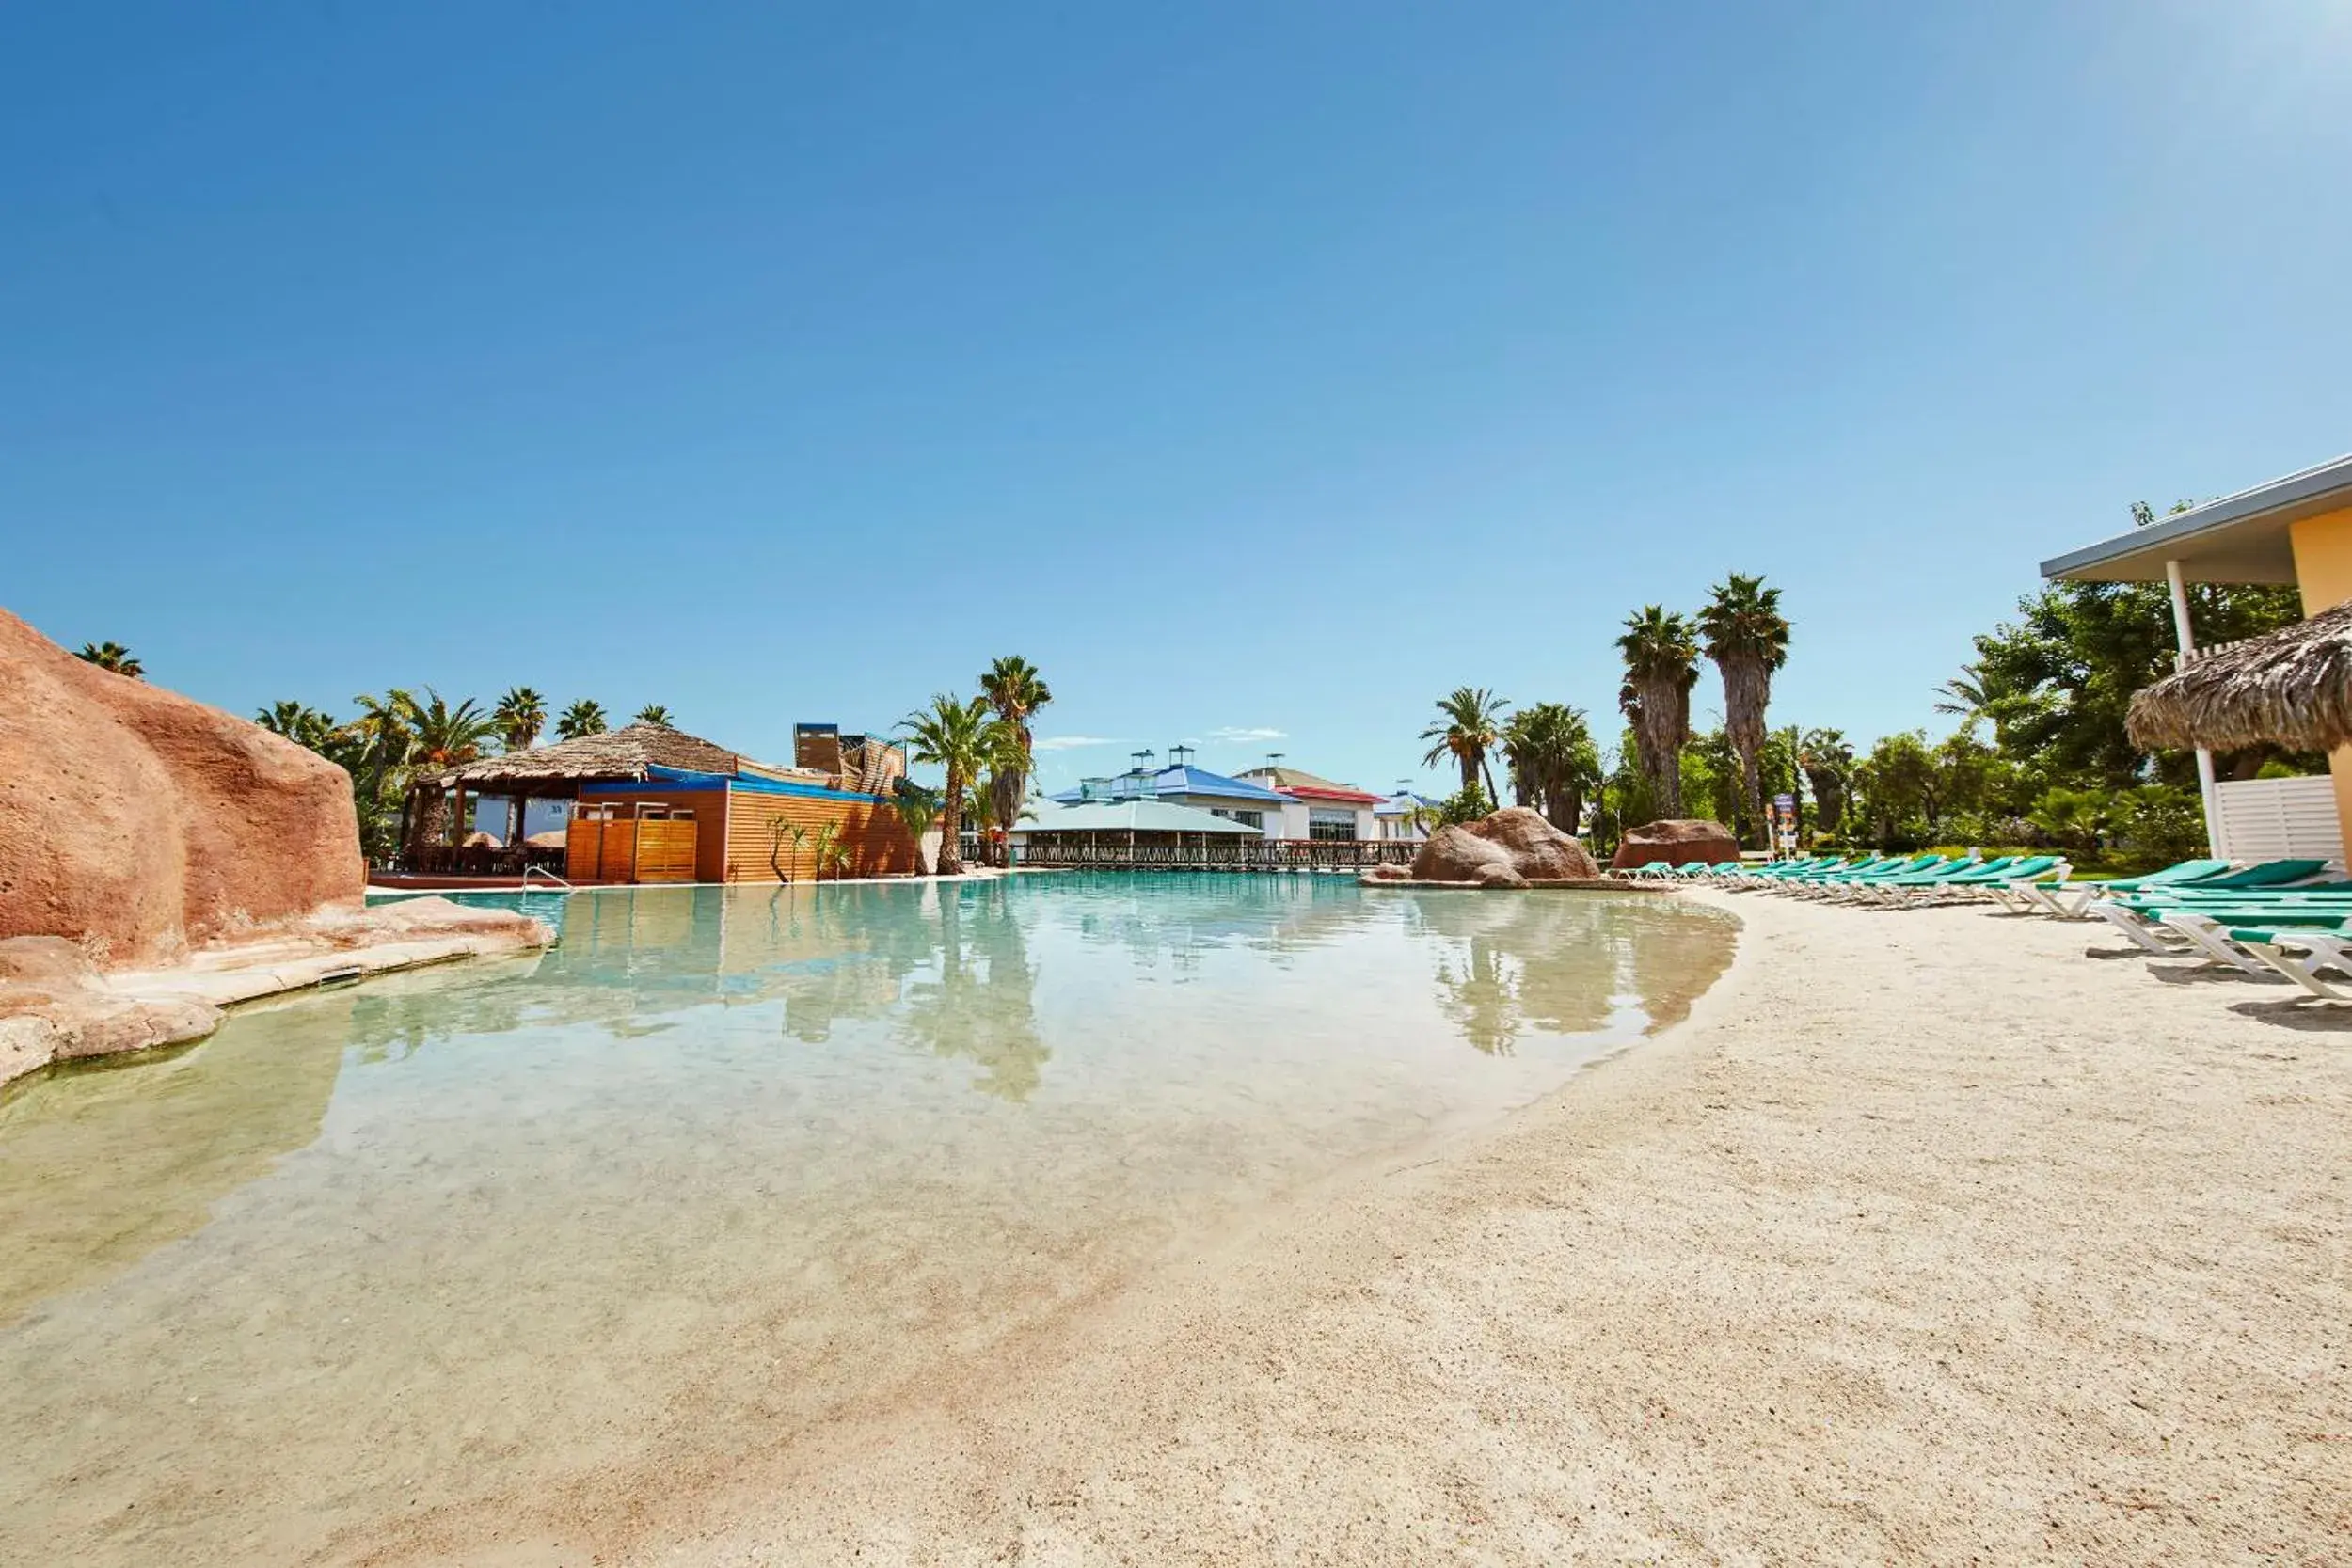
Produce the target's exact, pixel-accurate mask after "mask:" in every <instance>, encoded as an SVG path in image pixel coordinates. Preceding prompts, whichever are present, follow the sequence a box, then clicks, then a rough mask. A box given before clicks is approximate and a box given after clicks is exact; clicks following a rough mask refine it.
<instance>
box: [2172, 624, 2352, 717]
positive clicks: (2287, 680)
mask: <svg viewBox="0 0 2352 1568" xmlns="http://www.w3.org/2000/svg"><path fill="white" fill-rule="evenodd" d="M2126 727H2127V728H2128V729H2129V731H2130V732H2131V737H2132V741H2133V743H2134V744H2135V745H2139V746H2181V747H2188V746H2202V747H2204V748H2206V749H2207V750H2209V751H2218V752H2226V751H2234V750H2236V749H2237V748H2239V747H2242V746H2252V745H2256V744H2259V743H2261V742H2264V741H2269V742H2271V743H2273V744H2276V745H2280V746H2292V747H2295V748H2296V749H2297V750H2301V751H2314V752H2324V751H2331V750H2333V749H2334V748H2336V747H2338V746H2342V745H2344V743H2345V742H2347V741H2352V604H2342V605H2338V606H2336V607H2335V608H2334V609H2332V610H2321V611H2320V612H2319V613H2318V614H2316V615H2314V616H2312V618H2311V619H2310V620H2308V621H2302V622H2298V623H2297V624H2296V625H2295V626H2281V627H2280V628H2279V629H2278V630H2277V631H2273V632H2265V634H2264V635H2262V636H2260V637H2249V638H2248V639H2247V640H2246V641H2243V642H2232V643H2230V644H2228V645H2227V646H2224V647H2220V648H2217V649H2215V650H2214V651H2213V652H2211V653H2209V654H2205V655H2202V656H2201V657H2196V658H2194V659H2192V660H2190V661H2189V662H2188V663H2187V664H2186V665H2185V666H2183V667H2182V669H2181V670H2180V672H2179V673H2176V674H2171V675H2167V676H2166V677H2165V678H2164V679H2162V680H2160V681H2158V682H2156V683H2155V684H2154V685H2153V686H2151V687H2148V688H2146V689H2143V690H2141V691H2140V692H2139V693H2138V694H2137V695H2136V696H2134V697H2133V698H2132V711H2131V716H2130V719H2129V720H2128V721H2127V724H2126Z"/></svg>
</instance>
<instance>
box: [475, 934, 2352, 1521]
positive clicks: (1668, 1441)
mask: <svg viewBox="0 0 2352 1568" xmlns="http://www.w3.org/2000/svg"><path fill="white" fill-rule="evenodd" d="M1699 896H1704V897H1708V898H1710V899H1717V900H1720V901H1721V902H1722V903H1723V904H1724V905H1725V906H1726V907H1729V908H1732V909H1735V910H1736V911H1738V912H1740V914H1741V915H1742V917H1743V918H1744V919H1746V920H1747V922H1748V927H1747V932H1746V935H1745V937H1744V938H1743V942H1742V951H1741V955H1740V959H1739V961H1738V962H1737V963H1736V964H1735V965H1734V968H1733V970H1732V971H1731V973H1730V974H1728V975H1727V976H1726V977H1725V979H1724V981H1723V982H1722V983H1721V984H1719V985H1718V986H1717V987H1716V988H1715V990H1712V991H1710V992H1709V993H1708V996H1706V997H1705V998H1703V999H1702V1000H1701V1002H1700V1003H1699V1005H1698V1006H1697V1008H1696V1009H1695V1011H1694V1013H1693V1016H1692V1019H1691V1021H1690V1022H1687V1023H1686V1024H1684V1025H1682V1026H1681V1027H1679V1028H1677V1029H1675V1030H1671V1031H1669V1032H1667V1033H1666V1034H1665V1035H1663V1036H1661V1037H1659V1038H1658V1039H1656V1040H1653V1041H1651V1042H1649V1043H1647V1044H1645V1045H1644V1046H1642V1047H1640V1048H1638V1049H1636V1050H1634V1051H1632V1052H1629V1053H1626V1054H1624V1055H1621V1056H1618V1057H1615V1058H1613V1059H1612V1060H1610V1061H1609V1062H1607V1063H1604V1064H1602V1065H1600V1066H1598V1067H1597V1068H1596V1069H1593V1070H1592V1071H1590V1072H1588V1073H1586V1074H1584V1075H1582V1076H1581V1077H1580V1078H1579V1079H1578V1080H1576V1081H1575V1082H1574V1084H1573V1085H1571V1086H1570V1087H1568V1088H1567V1089H1565V1091H1563V1092H1561V1093H1560V1094H1557V1095H1555V1096H1553V1097H1552V1098H1550V1099H1549V1100H1548V1101H1544V1102H1542V1103H1540V1104H1538V1105H1536V1106H1534V1107H1533V1108H1531V1109H1529V1110H1527V1111H1524V1112H1521V1113H1519V1114H1518V1116H1517V1117H1513V1118H1512V1119H1511V1120H1510V1121H1509V1122H1507V1123H1506V1124H1504V1125H1503V1126H1502V1128H1500V1129H1499V1130H1496V1131H1494V1132H1489V1133H1486V1134H1481V1135H1478V1136H1476V1137H1474V1138H1472V1139H1471V1140H1470V1141H1469V1142H1468V1143H1466V1144H1464V1145H1462V1146H1460V1147H1459V1148H1457V1149H1456V1150H1455V1151H1454V1152H1453V1153H1451V1154H1448V1155H1446V1156H1443V1157H1440V1158H1438V1159H1437V1160H1435V1161H1434V1162H1427V1163H1423V1164H1421V1165H1420V1166H1419V1167H1418V1168H1409V1167H1408V1168H1404V1169H1400V1170H1397V1171H1394V1172H1391V1173H1388V1174H1384V1175H1381V1176H1378V1177H1375V1178H1374V1179H1370V1180H1366V1181H1365V1182H1363V1183H1362V1184H1361V1185H1360V1186H1359V1187H1357V1188H1355V1189H1354V1190H1352V1191H1349V1192H1347V1193H1344V1194H1323V1195H1317V1196H1316V1197H1315V1198H1314V1199H1313V1201H1311V1202H1310V1203H1307V1204H1303V1205H1299V1206H1294V1207H1291V1208H1288V1209H1286V1210H1285V1211H1283V1212H1279V1214H1275V1215H1269V1216H1267V1218H1266V1219H1265V1221H1264V1222H1263V1223H1262V1224H1260V1225H1257V1226H1254V1227H1252V1228H1251V1230H1250V1232H1249V1233H1248V1235H1246V1236H1243V1237H1240V1238H1237V1239H1235V1240H1233V1241H1232V1243H1231V1244H1228V1245H1222V1246H1219V1247H1217V1248H1216V1249H1215V1251H1214V1252H1213V1253H1210V1254H1208V1255H1205V1256H1203V1257H1202V1258H1200V1259H1197V1260H1195V1261H1194V1262H1193V1263H1192V1264H1191V1265H1189V1266H1185V1265H1182V1264H1180V1265H1178V1266H1176V1267H1173V1268H1171V1269H1169V1270H1168V1271H1166V1272H1165V1273H1163V1274H1162V1275H1156V1276H1154V1277H1152V1278H1151V1279H1148V1280H1146V1281H1144V1282H1142V1283H1140V1284H1139V1285H1137V1286H1136V1288H1134V1289H1132V1290H1130V1291H1126V1292H1124V1293H1123V1294H1122V1295H1121V1296H1120V1298H1119V1299H1118V1300H1116V1301H1112V1302H1108V1303H1105V1304H1103V1305H1102V1306H1101V1307H1099V1308H1097V1309H1095V1310H1092V1311H1090V1312H1089V1313H1088V1314H1086V1316H1085V1319H1084V1321H1082V1322H1078V1323H1066V1324H1064V1325H1062V1326H1061V1327H1060V1328H1059V1329H1057V1330H1056V1331H1054V1332H1052V1333H1050V1334H1047V1335H1042V1336H1039V1337H1036V1338H1035V1339H1033V1340H1032V1341H1031V1342H1028V1343H1025V1344H1024V1345H1023V1346H1021V1347H1019V1349H1018V1351H1017V1353H1013V1354H1009V1356H1006V1357H999V1358H998V1364H995V1365H992V1366H990V1367H987V1368H982V1369H960V1370H955V1371H953V1372H951V1373H950V1374H949V1375H948V1376H946V1377H945V1378H943V1380H942V1381H941V1382H940V1384H938V1385H937V1386H932V1387H929V1388H925V1389H920V1390H911V1391H910V1397H909V1399H908V1401H907V1402H904V1403H903V1404H901V1405H900V1406H899V1407H898V1408H896V1409H893V1410H889V1411H880V1412H873V1413H870V1414H869V1415H868V1416H866V1417H865V1418H860V1419H858V1420H856V1421H853V1422H849V1423H844V1424H842V1425H840V1426H837V1427H835V1428H834V1429H831V1430H828V1431H826V1432H823V1433H810V1434H806V1436H805V1438H804V1440H803V1441H800V1442H798V1443H795V1444H793V1445H792V1446H791V1447H789V1448H788V1449H787V1450H786V1451H784V1452H782V1453H779V1454H776V1455H773V1456H771V1458H770V1459H767V1460H763V1461H761V1462H759V1463H758V1464H757V1465H754V1466H753V1467H752V1472H751V1473H745V1474H743V1475H741V1476H740V1477H739V1478H738V1479H737V1480H736V1481H732V1482H730V1483H727V1484H724V1485H719V1486H713V1487H710V1488H708V1489H707V1490H703V1489H691V1488H690V1489H688V1490H687V1491H686V1492H685V1494H684V1495H673V1496H670V1497H666V1498H664V1499H663V1500H662V1501H661V1502H660V1504H659V1505H657V1506H656V1508H655V1510H654V1516H653V1517H645V1516H644V1515H641V1516H640V1522H641V1524H642V1527H643V1528H642V1530H639V1529H630V1530H627V1531H624V1532H622V1533H623V1534H624V1535H626V1536H627V1537H628V1538H630V1539H631V1541H633V1544H625V1543H624V1542H623V1541H622V1540H619V1539H615V1538H614V1536H613V1535H612V1534H610V1533H608V1531H609V1530H610V1528H611V1527H612V1526H614V1525H615V1524H617V1523H618V1521H617V1520H616V1519H615V1518H614V1517H613V1515H612V1513H604V1516H603V1517H602V1518H601V1519H596V1518H587V1517H580V1516H578V1515H575V1516H573V1517H571V1518H569V1519H560V1520H559V1519H553V1518H550V1519H548V1520H547V1521H546V1524H547V1526H548V1527H550V1532H542V1531H540V1530H537V1529H530V1528H526V1529H523V1530H520V1531H517V1532H515V1533H513V1534H510V1535H509V1536H508V1539H507V1542H506V1546H507V1548H508V1550H509V1551H510V1552H511V1553H512V1554H513V1555H512V1557H511V1559H510V1560H515V1561H526V1560H529V1561H539V1560H547V1561H553V1560H564V1557H566V1556H567V1555H568V1554H567V1553H565V1552H564V1551H563V1550H562V1549H561V1548H558V1547H556V1546H555V1545H554V1539H553V1533H552V1532H560V1533H561V1535H563V1536H564V1537H567V1538H569V1540H571V1541H573V1542H580V1541H583V1540H586V1539H590V1538H596V1537H601V1538H602V1541H603V1544H605V1545H606V1546H607V1548H608V1550H607V1557H608V1560H615V1559H617V1560H629V1561H645V1562H663V1563H688V1562H692V1563H702V1562H713V1563H741V1562H776V1563H787V1562H827V1561H848V1560H878V1561H885V1562H967V1561H970V1562H980V1561H1015V1560H1019V1561H1051V1562H1073V1563H1091V1562H1129V1561H1132V1562H1154V1561H1236V1562H1239V1561H1252V1562H1255V1561H1269V1562H1287V1561H1298V1562H1307V1561H1314V1562H1358V1561H1362V1562H1376V1561H1403V1560H1477V1561H1482V1562H1530V1563H1534V1562H1556V1561H1562V1560H1604V1561H1616V1560H1673V1561H1686V1560H1687V1561H1712V1560H1729V1561H1771V1560H1810V1561H1822V1560H1965V1559H1969V1558H1972V1557H1973V1558H1977V1559H1980V1560H2010V1561H2027V1560H2066V1561H2144V1560H2181V1561H2212V1560H2250V1559H2262V1560H2273V1559H2275V1560H2294V1561H2316V1560H2342V1559H2343V1558H2344V1555H2345V1554H2346V1552H2347V1550H2352V1504H2347V1502H2346V1499H2347V1498H2348V1497H2352V1393H2348V1392H2347V1382H2348V1380H2347V1374H2346V1372H2345V1370H2344V1365H2345V1363H2346V1361H2347V1360H2352V1336H2348V1335H2347V1332H2346V1330H2345V1329H2344V1326H2343V1313H2342V1306H2343V1302H2344V1299H2345V1298H2346V1294H2347V1290H2348V1289H2352V1274H2347V1268H2346V1262H2345V1257H2346V1253H2345V1247H2344V1243H2345V1239H2346V1233H2347V1231H2346V1216H2347V1209H2352V1194H2348V1193H2347V1187H2348V1186H2352V1178H2348V1177H2347V1174H2346V1173H2347V1171H2348V1170H2352V1161H2347V1160H2346V1159H2345V1155H2346V1154H2347V1153H2352V1116H2347V1112H2352V1020H2347V1019H2344V1018H2343V1017H2341V1016H2339V1015H2332V1014H2315V1013H2313V1012H2312V1011H2310V1010H2307V1009H2302V1008H2298V1007H2296V1006H2293V1005H2292V1004H2290V1003H2288V1002H2286V1000H2285V999H2284V997H2283V995H2282V992H2281V990H2279V989H2275V988H2262V987H2257V986H2253V985H2250V984H2240V983H2238V982H2236V981H2233V980H2232V979H2229V978H2226V977H2217V978H2213V979H2206V978H2204V977H2202V976H2195V977H2190V976H2188V975H2187V974H2185V973H2184V974H2176V975H2174V976H2173V977H2172V983H2169V984H2168V983H2165V981H2164V980H2162V979H2158V978H2154V977H2152V976H2151V974H2149V973H2148V972H2147V966H2144V965H2142V964H2141V963H2139V962H2138V961H2137V960H2133V959H2124V960H2121V961H2100V960H2096V959H2090V958H2085V957H2084V949H2085V947H2086V945H2088V946H2090V947H2092V948H2099V947H2102V946H2104V945H2106V944H2105V943H2104V942H2102V941H2101V939H2100V938H2099V937H2098V936H2097V935H2096V933H2090V934H2088V935H2087V934H2086V932H2085V931H2084V930H2083V929H2082V928H2081V927H2060V926H2058V925H2056V924H2055V923H2051V922H2042V921H2031V922H2028V921H2009V920H2001V919H1998V918H1994V917H1991V916H1988V915H1986V914H1984V913H1982V912H1979V911H1976V910H1973V909H1954V910H1931V911H1907V912H1890V913H1873V912H1869V911H1850V910H1843V909H1820V908H1815V907H1811V906H1804V905H1796V904H1791V903H1788V902H1786V901H1781V900H1769V899H1756V898H1749V897H1732V896H1729V895H1699ZM1987 965H1994V966H2002V967H1999V968H1996V969H1988V968H1986V967H1985V966H1987ZM2156 967H2157V968H2159V969H2164V968H2166V967H2167V966H2162V965H2159V966H2156ZM1994 974H1997V976H1998V977H1997V978H1988V976H1991V975H1994ZM617 1511H618V1510H615V1512H617ZM598 1512H602V1511H598ZM534 1540H535V1541H536V1542H538V1543H543V1544H544V1545H541V1546H536V1547H534V1544H533V1541H534ZM615 1546H620V1547H622V1548H623V1549H622V1550H620V1551H618V1552H613V1551H612V1550H611V1548H612V1547H615ZM543 1552H544V1553H545V1555H542V1553H543Z"/></svg>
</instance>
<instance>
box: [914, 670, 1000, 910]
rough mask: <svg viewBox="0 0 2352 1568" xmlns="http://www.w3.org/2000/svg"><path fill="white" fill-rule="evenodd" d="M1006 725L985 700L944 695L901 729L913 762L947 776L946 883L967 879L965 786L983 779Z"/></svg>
mask: <svg viewBox="0 0 2352 1568" xmlns="http://www.w3.org/2000/svg"><path fill="white" fill-rule="evenodd" d="M1003 724H1004V721H1003V720H1001V719H998V718H996V717H995V716H994V715H993V713H992V712H991V711H990V708H989V704H988V699H987V698H985V697H974V698H971V699H969V700H966V699H964V698H961V697H958V696H955V695H954V694H952V693H950V692H946V691H942V692H940V693H938V694H937V695H936V696H934V697H932V698H931V705H930V707H929V708H919V709H917V710H916V711H914V712H913V713H910V714H908V715H907V716H906V718H905V719H904V720H903V721H900V723H899V725H898V728H899V730H900V731H901V732H902V733H903V734H904V735H905V736H906V737H907V750H908V752H910V753H911V754H912V755H913V756H914V760H915V761H917V762H921V763H929V764H930V765H931V766H933V767H937V768H946V771H947V781H946V785H945V787H944V788H942V789H941V791H940V798H939V817H940V820H939V874H940V875H941V876H943V877H960V876H961V875H962V874H963V853H962V850H961V847H959V845H958V843H957V840H958V839H959V838H960V837H961V834H962V832H963V790H964V785H965V784H968V783H969V782H971V781H972V780H974V779H977V778H978V777H979V776H980V772H981V770H982V769H983V768H986V767H987V766H988V763H989V759H990V758H991V756H992V755H993V754H994V753H995V752H996V748H997V747H999V746H1000V745H1002V744H1003V739H1002V727H1003Z"/></svg>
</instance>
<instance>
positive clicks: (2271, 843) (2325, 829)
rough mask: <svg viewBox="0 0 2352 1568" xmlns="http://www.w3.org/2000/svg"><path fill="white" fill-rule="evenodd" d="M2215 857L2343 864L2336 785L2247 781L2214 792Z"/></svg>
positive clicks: (2323, 780)
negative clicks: (2322, 861) (2307, 860)
mask: <svg viewBox="0 0 2352 1568" xmlns="http://www.w3.org/2000/svg"><path fill="white" fill-rule="evenodd" d="M2214 817H2215V821H2214V822H2213V824H2212V826H2213V839H2214V844H2213V852H2214V853H2215V854H2217V855H2222V856H2226V857H2227V858H2229V859H2231V860H2233V861H2249V862H2250V861H2276V860H2291V859H2311V860H2328V861H2334V862H2336V863H2339V864H2341V863H2343V861H2344V828H2343V825H2342V823H2341V822H2339V821H2338V819H2337V817H2336V787H2335V782H2334V781H2333V780H2332V779H2330V778H2329V777H2328V775H2327V774H2325V773H2321V774H2317V775H2314V776H2312V777H2311V778H2303V779H2247V780H2244V781H2241V782H2238V783H2233V784H2217V785H2215V786H2214Z"/></svg>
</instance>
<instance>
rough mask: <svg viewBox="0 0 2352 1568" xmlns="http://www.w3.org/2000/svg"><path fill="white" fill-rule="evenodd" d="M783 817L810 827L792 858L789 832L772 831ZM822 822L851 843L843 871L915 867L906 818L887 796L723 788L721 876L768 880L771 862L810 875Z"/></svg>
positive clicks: (901, 871)
mask: <svg viewBox="0 0 2352 1568" xmlns="http://www.w3.org/2000/svg"><path fill="white" fill-rule="evenodd" d="M786 822H797V823H800V824H802V825H803V827H806V828H807V829H808V830H809V836H808V837H806V838H804V839H803V840H802V842H801V846H800V851H799V859H798V861H797V863H796V862H795V860H794V854H793V847H792V840H791V838H790V837H789V836H788V835H787V836H781V837H780V836H779V835H778V832H777V826H778V824H781V823H786ZM826 822H832V823H835V824H838V825H839V829H840V832H841V842H843V843H844V844H847V845H848V846H849V847H850V860H849V863H848V864H847V865H845V866H844V867H843V868H842V873H841V874H842V875H843V876H848V877H891V876H904V875H906V874H908V873H910V872H913V871H914V870H915V869H916V868H917V862H916V858H915V851H914V839H913V838H911V837H910V836H908V833H907V826H906V823H905V821H904V820H902V819H901V818H900V817H899V816H898V811H897V810H896V809H895V808H894V807H892V806H891V805H890V803H889V802H888V801H886V800H864V799H860V800H831V799H827V798H824V797H820V796H809V795H768V794H761V793H755V792H754V791H751V790H747V789H738V790H730V791H729V792H728V794H727V832H726V840H727V843H726V879H727V880H728V881H730V882H772V881H775V880H776V879H777V877H776V867H777V866H779V865H780V866H782V867H783V868H784V869H785V870H786V871H788V872H790V873H791V878H790V879H791V880H794V881H802V882H806V881H812V880H814V879H816V876H817V841H816V830H817V829H818V827H819V826H820V825H821V824H823V823H826ZM771 849H772V851H773V854H772V863H771Z"/></svg>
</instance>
